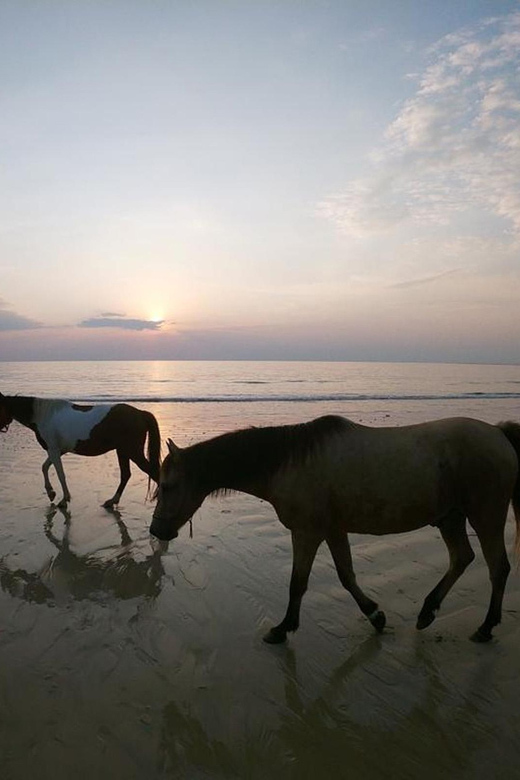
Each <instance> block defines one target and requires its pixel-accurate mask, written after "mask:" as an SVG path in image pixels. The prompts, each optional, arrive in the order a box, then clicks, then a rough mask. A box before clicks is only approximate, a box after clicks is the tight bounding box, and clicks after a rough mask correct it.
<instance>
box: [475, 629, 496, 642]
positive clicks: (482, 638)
mask: <svg viewBox="0 0 520 780" xmlns="http://www.w3.org/2000/svg"><path fill="white" fill-rule="evenodd" d="M470 639H471V641H472V642H480V643H483V642H490V641H491V640H492V639H493V634H492V633H491V631H482V629H481V628H478V629H477V630H476V631H475V633H474V634H472V635H471V636H470Z"/></svg>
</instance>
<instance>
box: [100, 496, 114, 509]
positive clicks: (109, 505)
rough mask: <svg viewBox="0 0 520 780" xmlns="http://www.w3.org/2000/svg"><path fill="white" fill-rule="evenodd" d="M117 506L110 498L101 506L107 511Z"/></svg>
mask: <svg viewBox="0 0 520 780" xmlns="http://www.w3.org/2000/svg"><path fill="white" fill-rule="evenodd" d="M115 505H116V502H115V501H112V500H111V499H110V498H109V499H108V500H107V501H105V502H104V503H103V504H101V506H102V507H104V508H105V509H113V508H114V507H115Z"/></svg>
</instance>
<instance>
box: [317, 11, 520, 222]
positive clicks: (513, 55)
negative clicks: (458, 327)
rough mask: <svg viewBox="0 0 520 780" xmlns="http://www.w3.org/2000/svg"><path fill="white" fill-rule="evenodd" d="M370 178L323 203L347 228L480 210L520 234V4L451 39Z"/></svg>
mask: <svg viewBox="0 0 520 780" xmlns="http://www.w3.org/2000/svg"><path fill="white" fill-rule="evenodd" d="M429 56H430V63H429V65H428V66H427V67H426V69H425V70H424V72H423V73H422V75H420V76H419V77H418V78H417V81H418V87H417V91H416V94H415V95H414V96H413V97H412V98H411V99H410V100H408V101H407V102H406V103H405V104H404V105H403V106H402V108H401V110H400V111H399V113H398V115H397V116H396V118H395V120H394V121H393V122H392V123H391V124H390V126H389V127H388V128H387V131H386V134H385V138H384V141H383V144H382V148H381V149H379V150H377V151H375V152H374V154H373V155H372V164H373V169H372V171H371V174H370V175H369V176H367V177H366V178H364V179H359V180H356V181H351V182H349V183H348V184H347V186H346V187H345V188H344V190H343V191H342V192H340V193H338V194H336V195H333V196H331V197H328V198H326V199H325V200H324V202H322V203H321V204H319V210H320V212H321V213H322V214H324V215H325V216H326V217H328V218H330V219H332V220H333V221H334V222H335V223H336V224H337V226H338V227H339V228H340V229H341V230H342V231H343V232H345V233H347V234H349V235H352V236H357V237H362V236H367V235H373V234H375V233H379V232H381V231H383V230H388V229H389V228H392V227H395V226H397V225H399V224H402V223H404V222H411V223H414V224H415V225H416V226H417V225H424V226H429V227H430V229H431V228H432V226H433V227H435V226H436V225H448V224H453V223H454V221H455V220H456V219H457V217H458V216H460V215H461V214H462V213H463V212H466V211H469V210H471V209H478V210H480V211H482V210H483V211H484V212H487V213H488V214H490V215H493V216H494V217H498V218H500V219H501V220H502V221H503V226H504V228H505V230H506V231H509V233H510V234H512V235H514V236H516V237H520V79H519V70H520V13H518V12H517V13H513V14H510V15H508V16H505V17H502V18H499V19H492V20H488V21H487V22H483V23H482V24H480V25H479V26H478V27H474V28H472V29H468V30H463V31H461V32H459V33H457V34H455V35H449V36H447V37H446V38H444V39H443V40H441V41H440V42H439V43H438V44H437V45H436V46H435V47H433V48H432V50H431V52H430V53H429Z"/></svg>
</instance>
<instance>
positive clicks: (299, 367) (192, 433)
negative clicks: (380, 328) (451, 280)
mask: <svg viewBox="0 0 520 780" xmlns="http://www.w3.org/2000/svg"><path fill="white" fill-rule="evenodd" d="M0 390H1V392H3V393H4V394H20V395H31V396H38V397H44V398H67V399H70V400H73V401H77V402H84V403H116V402H127V403H131V404H135V405H138V406H139V405H140V406H142V407H143V408H147V409H149V410H150V411H153V412H154V414H156V416H157V417H158V418H159V420H160V421H161V420H164V422H165V424H166V425H168V426H169V427H170V428H171V430H166V431H165V434H167V435H168V436H174V435H178V436H179V437H180V438H181V439H182V440H183V441H185V442H186V441H191V440H192V439H193V438H197V437H200V436H208V435H213V434H218V433H220V432H223V431H225V430H230V429H234V428H236V427H241V426H244V425H282V424H285V423H293V422H300V421H304V420H309V419H312V418H314V417H318V416H320V415H322V414H342V415H345V416H347V417H350V418H351V419H354V420H356V421H357V422H363V423H366V424H376V425H381V424H384V425H394V424H395V425H401V424H406V423H415V422H422V421H424V420H428V419H434V418H439V417H446V416H458V415H461V416H469V417H477V418H480V419H484V420H487V421H489V422H497V421H498V420H500V419H503V418H504V416H505V417H508V418H509V417H513V418H516V417H520V366H518V365H479V364H454V363H378V362H301V361H286V362H284V361H215V362H213V361H77V362H68V361H63V362H59V361H57V362H2V363H0Z"/></svg>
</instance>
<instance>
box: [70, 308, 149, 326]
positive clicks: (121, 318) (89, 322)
mask: <svg viewBox="0 0 520 780" xmlns="http://www.w3.org/2000/svg"><path fill="white" fill-rule="evenodd" d="M163 325H164V320H157V321H156V320H140V319H135V318H132V317H126V316H125V315H124V314H115V313H113V312H105V313H104V314H101V315H100V316H99V317H90V318H89V319H86V320H83V321H82V322H80V323H78V327H79V328H118V329H120V330H161V328H162V326H163Z"/></svg>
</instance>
